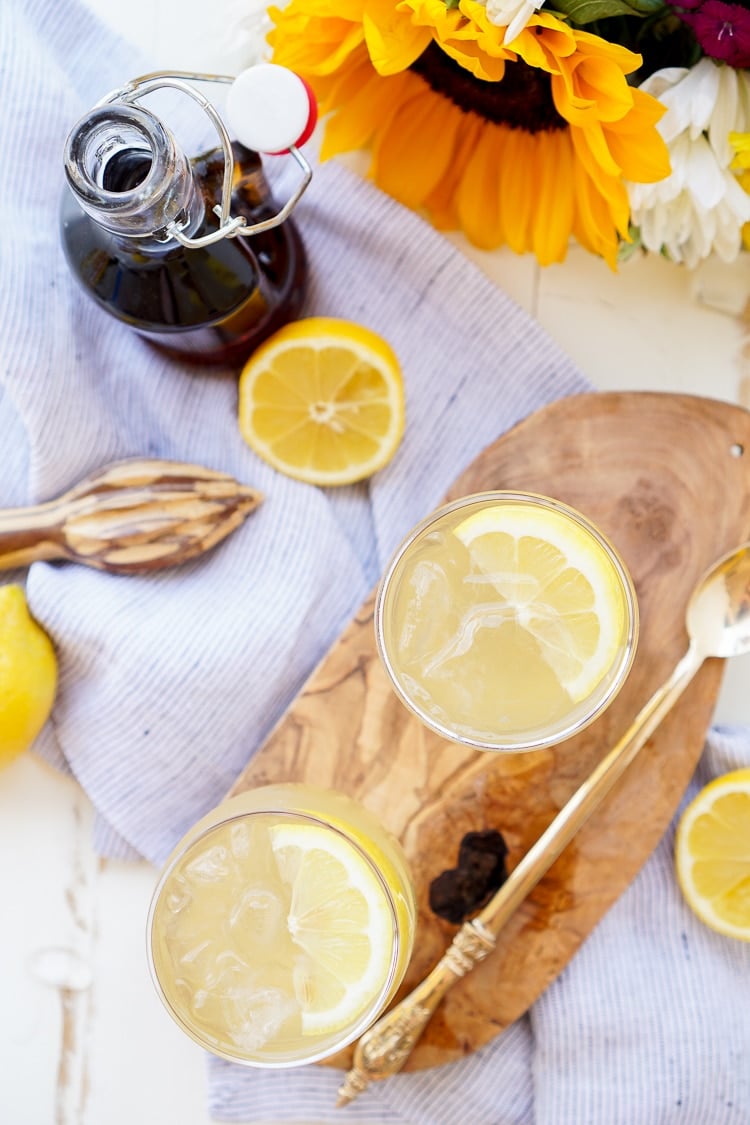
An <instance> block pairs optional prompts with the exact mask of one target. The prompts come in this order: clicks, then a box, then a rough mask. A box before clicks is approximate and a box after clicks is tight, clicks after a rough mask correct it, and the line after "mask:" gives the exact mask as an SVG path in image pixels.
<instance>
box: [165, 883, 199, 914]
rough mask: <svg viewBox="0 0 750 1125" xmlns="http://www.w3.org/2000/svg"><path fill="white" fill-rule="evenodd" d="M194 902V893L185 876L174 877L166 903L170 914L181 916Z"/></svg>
mask: <svg viewBox="0 0 750 1125" xmlns="http://www.w3.org/2000/svg"><path fill="white" fill-rule="evenodd" d="M192 900H193V892H192V891H191V889H190V887H189V886H188V883H187V880H186V879H185V876H184V875H174V876H173V877H172V879H171V880H170V882H169V886H168V889H167V893H166V895H165V897H164V901H165V903H166V906H167V910H168V911H169V912H170V914H179V913H180V911H181V910H184V909H185V907H186V906H189V905H190V903H191V902H192Z"/></svg>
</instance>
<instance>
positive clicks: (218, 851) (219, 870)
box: [184, 844, 234, 883]
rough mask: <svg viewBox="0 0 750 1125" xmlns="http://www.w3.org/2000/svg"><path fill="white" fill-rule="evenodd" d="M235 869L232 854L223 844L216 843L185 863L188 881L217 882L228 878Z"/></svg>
mask: <svg viewBox="0 0 750 1125" xmlns="http://www.w3.org/2000/svg"><path fill="white" fill-rule="evenodd" d="M233 870H234V864H233V863H232V855H231V852H230V851H229V849H228V848H225V847H224V846H223V845H222V844H214V845H213V847H209V848H207V849H206V850H205V851H204V852H201V853H200V854H199V855H197V856H196V857H195V859H191V860H190V861H189V863H186V864H185V868H184V871H185V875H186V877H187V879H188V881H191V880H192V881H193V882H196V883H215V882H218V880H220V879H226V878H228V877H229V876H230V875H231V874H232V872H233Z"/></svg>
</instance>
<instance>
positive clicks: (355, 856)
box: [271, 824, 394, 1035]
mask: <svg viewBox="0 0 750 1125" xmlns="http://www.w3.org/2000/svg"><path fill="white" fill-rule="evenodd" d="M271 846H272V848H273V851H274V855H275V857H276V863H277V865H278V868H279V872H280V874H281V878H282V879H283V881H284V882H285V883H286V884H288V885H289V886H290V887H291V905H290V909H289V916H288V918H287V927H288V929H289V933H290V934H291V937H292V940H293V942H294V943H295V944H296V945H297V946H298V947H299V948H300V949H301V950H303V951H304V953H305V954H306V955H307V960H308V969H307V974H306V979H305V980H304V982H301V983H298V987H297V995H298V999H299V1000H300V1004H301V1009H302V1033H303V1035H321V1034H328V1033H334V1032H338V1031H340V1030H342V1029H343V1028H346V1027H349V1026H350V1025H351V1024H352V1023H354V1022H355V1021H356V1020H357V1019H358V1018H359V1017H360V1016H361V1015H363V1013H364V1012H365V1011H366V1010H367V1009H368V1008H369V1007H370V1005H371V1004H372V1003H373V1000H374V999H375V998H377V997H378V996H380V994H381V992H382V991H383V989H384V988H385V985H386V982H387V981H388V979H389V975H390V970H391V965H392V954H393V944H394V937H393V925H394V923H393V916H392V914H391V911H390V909H389V907H388V905H387V902H386V899H385V897H384V891H383V887H382V885H381V883H380V881H379V879H378V876H377V874H376V873H375V871H374V870H373V869H372V867H371V866H370V865H369V864H368V862H367V860H366V859H365V857H364V856H363V855H362V854H360V853H359V852H358V851H357V850H356V849H355V848H353V847H352V845H351V844H349V843H347V841H346V840H345V839H343V838H342V837H339V836H337V835H336V834H335V833H332V832H331V831H330V830H329V829H326V828H322V827H320V826H318V825H314V824H310V825H307V824H282V825H276V826H274V827H273V828H272V829H271Z"/></svg>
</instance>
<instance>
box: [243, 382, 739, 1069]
mask: <svg viewBox="0 0 750 1125" xmlns="http://www.w3.org/2000/svg"><path fill="white" fill-rule="evenodd" d="M495 488H497V489H502V488H507V489H516V490H527V491H532V492H541V493H544V494H547V495H550V496H554V497H556V498H558V499H560V500H562V501H565V502H566V503H568V504H571V505H573V506H574V507H576V508H578V509H580V510H581V511H582V512H584V513H585V514H586V515H588V516H589V517H590V518H592V519H593V520H594V521H595V522H596V523H597V524H598V525H599V526H600V527H601V529H602V530H603V531H604V532H605V533H606V534H607V535H608V536H609V537H610V538H611V539H612V541H613V542H614V543H615V545H616V546H617V547H618V549H619V550H620V552H621V554H622V556H623V558H624V559H625V562H626V564H627V566H628V567H629V569H630V572H631V574H632V576H633V580H634V582H635V586H636V590H637V594H638V600H639V608H640V615H641V630H640V640H639V646H638V652H637V655H636V659H635V662H634V665H633V669H632V671H631V674H630V677H629V679H628V682H627V683H626V685H625V686H624V688H623V689H622V691H621V693H620V694H619V696H618V697H617V699H616V700H615V701H614V702H613V704H612V705H611V706H610V708H609V709H608V710H607V711H606V712H605V713H604V714H603V715H602V716H601V717H600V718H599V719H598V720H596V722H595V723H594V724H592V726H590V727H589V728H587V730H585V731H583V732H582V733H581V734H579V735H578V736H576V737H575V738H572V739H569V740H568V741H566V742H564V743H562V744H560V745H559V746H558V747H556V748H554V749H551V750H549V749H548V750H543V751H534V752H529V753H525V754H516V755H507V756H505V755H497V754H492V753H485V752H482V751H474V750H466V749H463V748H461V747H458V746H455V745H453V744H451V743H448V742H446V741H444V740H442V739H440V738H439V737H438V736H437V735H434V734H432V733H431V732H429V731H427V730H426V729H425V728H424V727H423V726H422V725H421V724H420V723H419V721H418V720H417V719H416V718H414V717H413V716H412V715H411V714H410V713H409V712H408V711H407V710H406V708H405V707H404V706H403V705H402V704H401V703H400V702H399V701H398V700H397V698H396V696H395V694H394V693H393V691H392V690H391V688H390V686H389V683H388V680H387V678H386V675H385V672H384V671H383V670H382V668H381V666H380V664H379V661H378V659H377V655H376V651H375V642H374V635H373V628H372V615H373V603H374V594H373V595H372V596H371V597H370V598H368V600H367V601H366V603H365V604H364V605H363V606H362V608H361V610H360V611H359V613H358V614H357V615H356V617H355V618H354V620H353V621H352V622H351V624H350V625H349V626H348V628H347V629H346V630H345V632H344V633H343V634H342V636H341V637H340V639H339V640H338V641H337V643H336V644H335V645H334V647H333V648H332V650H331V651H330V653H329V654H328V656H327V657H326V658H325V659H324V660H323V662H322V663H321V665H320V666H319V667H318V669H317V670H316V671H315V672H314V674H313V675H312V676H311V678H310V679H309V681H308V683H307V684H306V685H305V687H304V689H303V690H302V692H301V693H300V695H299V696H298V697H297V699H296V700H295V702H294V703H293V705H292V706H291V708H290V709H289V711H288V712H287V714H286V715H285V716H284V718H283V719H282V721H281V722H280V724H279V725H278V726H277V728H276V729H275V730H274V731H273V732H272V734H271V736H270V737H269V738H268V740H267V741H266V743H265V745H264V746H263V747H262V748H261V749H260V751H259V752H258V753H257V754H256V756H255V757H254V758H253V760H252V761H251V762H250V764H249V765H248V767H247V769H246V770H245V771H244V773H243V774H242V776H241V777H240V778H239V779H238V781H237V783H236V785H235V786H234V788H233V790H232V791H233V792H240V791H242V790H244V789H247V788H249V787H251V786H255V785H261V784H267V783H270V782H272V781H279V780H303V781H310V782H314V783H315V784H318V785H321V784H322V785H327V786H331V787H333V788H336V789H340V790H343V791H344V792H348V793H350V794H351V795H352V796H354V797H357V798H358V799H359V800H361V801H362V802H363V803H364V804H365V805H367V806H368V807H369V808H371V809H372V810H373V811H374V812H375V813H377V814H378V816H379V817H380V818H381V820H382V821H383V822H384V823H385V824H387V825H388V826H389V827H390V828H391V829H392V831H393V832H394V833H395V834H396V835H397V836H399V837H400V838H401V840H402V842H403V844H404V847H405V849H406V852H407V855H408V856H409V859H410V861H411V864H412V867H413V871H414V876H415V881H416V885H417V893H418V900H419V911H420V915H419V928H418V934H417V942H416V951H415V954H414V957H413V960H412V963H411V965H410V968H409V972H408V974H407V978H406V981H405V982H404V985H403V987H402V990H401V993H400V995H403V994H404V993H405V992H407V991H409V990H410V989H411V988H412V987H413V986H414V985H415V984H416V983H417V982H418V981H419V980H421V979H422V978H423V977H424V975H425V974H426V972H427V971H428V970H429V969H430V968H431V967H432V966H433V965H434V964H435V962H436V961H437V960H438V959H439V957H440V956H441V954H442V953H443V951H444V949H445V947H446V946H447V944H448V943H449V941H450V939H451V938H452V936H453V934H454V933H455V930H456V927H455V926H452V925H450V924H448V923H446V922H444V921H442V920H440V919H439V918H437V917H435V916H434V915H433V914H432V913H431V911H430V909H429V905H428V901H427V893H428V887H429V884H430V882H431V880H432V879H433V878H435V876H436V875H438V874H439V873H440V872H442V871H443V870H445V869H447V868H450V867H453V866H454V865H455V861H456V854H457V850H458V845H459V843H460V840H461V838H462V837H463V836H464V834H465V833H466V832H468V831H472V830H477V829H483V828H497V829H499V830H500V831H501V832H502V833H503V836H504V837H505V840H506V842H507V844H508V846H509V850H510V854H509V867H510V868H511V869H512V868H513V867H514V866H515V864H516V863H517V862H518V860H519V858H520V857H521V856H522V855H523V854H524V852H525V851H526V850H527V849H528V848H529V846H530V845H531V844H532V843H533V841H534V840H535V839H536V838H537V837H538V836H539V835H540V833H541V832H542V831H543V830H544V829H545V828H546V826H547V825H548V824H549V823H550V821H551V820H552V819H553V817H554V815H555V814H556V812H557V811H558V810H559V809H560V807H561V806H562V805H563V804H564V803H565V801H566V800H567V799H568V797H569V796H570V795H571V794H572V793H573V791H574V790H575V789H576V788H577V786H578V785H579V784H580V782H581V781H582V780H583V779H584V777H585V776H586V775H587V774H588V773H589V772H590V770H591V769H592V767H593V766H594V765H595V764H596V762H597V761H598V760H599V759H600V758H601V756H602V754H603V752H604V751H605V749H608V748H609V747H611V746H612V745H613V744H614V742H615V741H616V740H617V738H618V737H619V736H620V735H621V734H622V733H623V732H624V731H625V730H626V729H627V728H628V726H629V725H630V723H631V721H632V719H633V718H634V717H635V715H636V714H637V712H638V711H639V710H640V708H641V707H642V706H643V704H644V703H646V701H647V700H648V699H649V698H650V696H651V695H652V693H653V691H654V690H655V689H656V688H657V687H658V686H659V685H660V684H661V683H662V682H663V681H664V680H665V679H666V677H667V676H668V674H669V673H670V672H671V670H672V668H673V667H674V665H675V663H676V662H677V660H678V659H679V658H680V657H681V656H682V654H683V652H684V651H685V648H686V645H687V635H686V631H685V624H684V614H685V607H686V605H687V601H688V598H689V595H690V593H691V591H692V589H693V586H694V585H695V583H696V581H697V579H698V578H699V577H700V575H701V574H702V573H703V571H704V570H705V569H706V568H707V567H708V566H709V565H710V564H711V563H712V562H713V560H714V559H716V558H717V557H718V556H720V555H722V554H723V553H724V552H726V551H728V550H730V549H731V548H733V547H734V546H736V545H737V544H738V543H740V542H742V541H744V540H746V539H748V538H750V413H748V412H747V411H745V410H742V409H740V408H738V407H734V406H730V405H728V404H724V403H720V402H716V401H713V400H710V399H703V398H696V397H689V396H682V395H669V394H647V393H643V394H641V393H623V394H592V395H579V396H574V397H571V398H567V399H563V400H561V401H559V402H557V403H554V404H553V405H551V406H548V407H546V408H545V409H543V410H541V411H539V412H537V413H535V414H533V415H531V416H530V417H529V418H527V419H526V420H525V421H523V422H521V423H520V424H519V425H518V426H516V427H515V428H514V429H512V430H511V431H509V432H508V433H507V434H505V435H504V436H503V437H501V438H500V439H499V440H498V441H497V442H495V443H494V444H493V445H492V446H490V447H489V448H488V449H486V450H485V451H484V452H483V453H482V454H481V455H480V457H479V458H477V460H476V461H475V462H474V463H473V464H472V465H471V466H470V467H469V468H468V469H467V470H466V471H465V472H464V473H463V474H462V475H461V477H460V478H459V479H458V480H457V481H456V483H455V485H454V486H453V488H452V489H451V491H450V498H454V497H458V496H462V495H466V494H468V493H471V492H477V491H482V490H485V489H495ZM424 514H425V515H427V514H428V513H427V512H425V513H424ZM722 669H723V661H719V660H709V661H707V662H706V664H704V666H703V668H702V669H701V670H700V672H699V673H698V675H697V677H696V678H695V680H694V681H693V683H692V684H691V685H690V686H689V687H688V689H687V691H686V693H685V694H684V696H683V697H682V699H681V700H680V701H679V703H678V704H677V706H676V707H675V708H674V710H673V711H672V713H671V714H670V715H669V717H668V718H667V720H665V722H664V723H663V724H662V726H661V727H660V729H659V730H658V731H657V733H656V734H655V735H654V737H653V738H652V739H651V740H650V741H649V743H647V744H646V746H645V747H644V748H643V750H642V751H641V753H640V756H639V758H638V759H637V761H636V762H635V763H634V765H633V766H632V767H630V769H629V770H628V772H627V773H626V775H625V777H624V778H623V779H622V780H621V781H620V782H619V783H618V785H617V786H616V788H615V789H614V791H613V792H612V793H611V794H610V795H609V797H608V798H607V799H606V800H605V802H604V803H603V804H602V806H601V807H600V809H599V810H598V811H597V812H596V813H595V814H594V816H593V817H592V819H591V820H590V821H589V823H588V824H587V825H586V826H585V827H584V828H583V829H582V830H581V831H580V832H579V833H578V835H577V836H576V839H575V841H574V842H573V843H572V844H571V845H569V847H568V848H567V849H566V850H565V852H564V853H563V854H562V856H561V857H560V858H559V860H558V861H557V862H556V863H555V864H554V865H553V867H552V868H551V869H550V871H549V872H548V874H547V875H546V876H545V878H544V879H543V880H542V881H541V882H540V884H539V885H538V886H537V888H536V889H535V890H534V892H533V893H532V894H531V895H530V896H529V898H528V899H527V900H526V902H525V903H524V904H523V906H522V907H521V908H520V909H519V910H518V912H517V913H516V915H515V916H514V918H513V919H512V921H511V922H510V923H509V924H508V926H507V927H506V929H505V931H504V933H503V934H502V936H501V938H500V940H499V942H498V948H497V950H496V952H495V953H493V954H492V955H491V956H490V957H489V958H488V959H487V960H486V961H485V962H483V963H482V964H481V965H479V966H478V967H477V968H476V969H475V970H474V971H473V972H472V973H471V974H470V975H469V976H468V977H467V978H465V979H464V980H462V981H460V982H459V983H457V984H456V985H455V987H454V988H453V989H452V990H451V992H450V993H449V995H448V996H447V997H446V999H445V1001H444V1002H443V1004H442V1006H441V1008H440V1009H439V1010H438V1012H437V1013H436V1015H435V1016H434V1017H433V1019H432V1021H431V1023H430V1025H429V1027H428V1028H427V1030H426V1032H425V1035H424V1036H423V1038H422V1040H421V1041H420V1043H419V1044H418V1046H417V1048H416V1049H415V1051H414V1053H413V1055H412V1056H411V1059H410V1060H409V1064H408V1066H407V1069H419V1068H423V1067H429V1066H438V1065H442V1064H444V1063H448V1062H452V1061H455V1060H456V1059H458V1058H460V1057H462V1056H463V1055H465V1054H466V1053H468V1052H470V1051H472V1050H475V1049H477V1048H478V1047H480V1046H482V1045H483V1044H485V1043H487V1042H488V1041H489V1040H490V1039H492V1038H493V1037H494V1036H495V1035H497V1034H498V1033H499V1032H501V1031H502V1030H503V1029H504V1028H505V1027H507V1026H508V1025H509V1024H510V1023H512V1022H513V1020H515V1019H517V1018H518V1017H519V1016H520V1015H522V1014H523V1013H524V1012H525V1011H526V1010H527V1009H528V1008H529V1006H530V1005H531V1004H532V1003H533V1002H534V1000H535V999H536V998H537V997H538V996H539V995H540V993H541V992H542V991H543V990H544V989H545V988H546V986H547V985H548V984H549V983H550V982H551V981H552V980H554V978H555V977H556V976H557V974H558V973H559V972H560V971H561V969H562V968H563V967H564V966H565V965H566V963H567V962H568V961H569V960H570V958H571V957H572V956H573V955H574V954H575V952H576V950H577V949H578V947H579V946H580V944H581V942H582V941H583V940H584V939H585V938H586V936H587V935H588V934H589V933H590V932H591V930H592V929H593V928H594V926H595V925H596V923H597V922H598V921H599V920H600V919H601V917H602V916H603V914H604V913H605V912H606V911H607V910H608V909H609V907H610V906H611V905H612V903H613V902H614V901H615V900H616V899H617V897H618V896H619V895H620V894H621V893H622V892H623V891H624V890H625V888H626V887H627V886H628V885H629V883H630V882H631V880H632V879H633V878H634V876H635V875H636V874H637V872H638V871H639V869H640V868H641V866H642V865H643V863H644V862H645V861H646V859H647V858H648V856H649V855H650V854H651V852H652V851H653V849H654V848H655V847H656V845H657V843H658V842H659V840H660V838H661V836H662V835H663V833H664V831H665V830H666V828H667V827H668V825H669V823H670V821H671V819H672V817H673V815H674V812H675V810H676V808H677V806H678V804H679V802H680V799H681V796H682V794H683V793H684V790H685V788H686V786H687V784H688V782H689V780H690V777H691V775H692V773H693V771H694V768H695V765H696V763H697V760H698V757H699V756H700V753H701V750H702V747H703V743H704V739H705V734H706V731H707V728H708V726H709V725H710V721H711V716H712V713H713V710H714V707H715V703H716V698H717V695H718V691H719V687H720V682H721V674H722ZM350 1059H351V1052H350V1051H346V1052H342V1053H341V1054H340V1055H338V1056H336V1057H335V1058H334V1059H332V1060H329V1065H334V1066H340V1067H346V1066H348V1065H349V1062H350Z"/></svg>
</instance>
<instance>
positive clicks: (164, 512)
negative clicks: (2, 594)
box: [0, 458, 262, 574]
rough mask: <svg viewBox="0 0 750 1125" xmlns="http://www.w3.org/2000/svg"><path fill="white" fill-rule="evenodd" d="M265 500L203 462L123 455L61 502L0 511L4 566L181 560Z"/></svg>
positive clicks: (112, 565)
mask: <svg viewBox="0 0 750 1125" xmlns="http://www.w3.org/2000/svg"><path fill="white" fill-rule="evenodd" d="M261 499H262V497H261V494H260V493H259V492H257V491H256V489H254V488H249V487H248V486H247V485H244V484H239V482H238V481H236V480H235V479H234V478H233V477H230V476H228V475H227V474H226V473H219V472H215V471H214V470H213V469H205V468H203V467H202V466H200V465H190V464H186V463H183V462H180V461H162V460H154V459H147V460H142V459H137V458H134V459H132V460H129V461H120V462H117V463H115V464H112V465H108V466H106V467H105V468H103V469H101V470H100V471H99V472H97V473H95V474H93V475H92V476H90V477H87V478H86V479H85V480H83V481H81V482H80V483H79V484H77V485H76V486H75V487H73V488H71V489H70V490H69V491H68V492H66V493H64V495H62V496H60V497H58V499H56V500H51V501H49V502H48V503H46V504H38V505H36V506H35V507H32V508H11V509H8V510H7V511H4V512H0V570H9V569H12V568H14V567H20V566H28V565H29V564H30V563H32V562H36V561H38V560H40V559H46V560H55V559H61V560H67V561H69V562H79V563H84V564H85V565H86V566H92V567H95V568H96V569H97V570H107V571H112V572H113V573H116V574H134V573H138V572H141V571H149V570H158V569H161V568H163V567H168V566H177V565H178V564H179V563H183V562H186V561H187V560H188V559H192V558H195V556H196V555H200V554H202V553H203V552H204V551H207V550H209V549H210V548H211V547H214V546H215V545H216V544H217V543H219V542H220V541H221V540H222V539H224V538H225V537H226V536H227V535H229V534H230V532H232V531H234V530H235V528H237V527H239V525H240V524H241V523H242V522H243V520H244V519H245V518H246V517H247V516H248V515H249V514H250V512H252V511H253V510H254V509H255V508H257V506H258V504H259V503H260V502H261Z"/></svg>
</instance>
